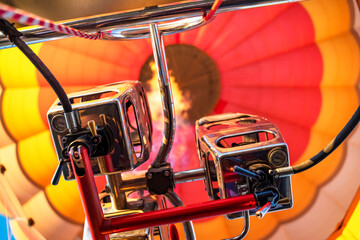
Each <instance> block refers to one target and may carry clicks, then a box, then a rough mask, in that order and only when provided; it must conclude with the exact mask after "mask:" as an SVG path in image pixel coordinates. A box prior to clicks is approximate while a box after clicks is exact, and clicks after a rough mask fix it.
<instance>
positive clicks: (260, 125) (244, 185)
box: [195, 113, 292, 219]
mask: <svg viewBox="0 0 360 240" xmlns="http://www.w3.org/2000/svg"><path fill="white" fill-rule="evenodd" d="M195 129H196V143H197V148H198V154H199V158H200V160H201V165H202V166H203V167H204V168H205V169H206V170H207V171H206V178H205V182H206V189H207V191H208V194H209V197H210V198H212V199H217V198H222V199H224V198H231V197H235V196H240V195H245V194H248V193H257V192H262V191H264V190H272V191H275V192H278V193H279V196H280V199H281V201H279V203H278V204H277V205H276V206H274V207H272V208H271V209H270V210H269V211H278V210H284V209H288V208H291V207H292V189H291V181H290V177H287V178H281V179H277V178H274V177H272V176H271V175H270V174H269V170H271V169H275V168H277V166H278V165H281V166H283V167H286V166H289V163H290V162H289V157H288V156H289V153H288V148H287V145H286V143H285V142H284V139H283V138H282V135H281V133H280V131H279V129H278V128H277V127H276V126H275V125H274V124H273V123H271V122H270V121H268V120H267V119H265V118H262V117H258V116H255V115H250V114H239V113H236V114H220V115H216V116H211V117H204V118H202V119H200V120H199V121H197V122H196V127H195ZM236 169H237V170H241V169H243V170H244V171H235V170H236ZM255 212H256V211H254V210H251V211H250V214H251V215H254V214H255ZM226 216H227V218H229V219H234V218H238V217H241V216H242V213H233V214H228V215H226Z"/></svg>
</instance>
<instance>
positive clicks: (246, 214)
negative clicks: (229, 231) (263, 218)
mask: <svg viewBox="0 0 360 240" xmlns="http://www.w3.org/2000/svg"><path fill="white" fill-rule="evenodd" d="M249 229H250V214H249V211H245V212H244V228H243V230H242V232H241V233H240V234H239V235H238V236H236V237H234V238H230V239H227V240H241V239H243V238H244V237H245V236H246V235H247V234H248V232H249Z"/></svg>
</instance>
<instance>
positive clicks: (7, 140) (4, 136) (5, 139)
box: [0, 84, 13, 147]
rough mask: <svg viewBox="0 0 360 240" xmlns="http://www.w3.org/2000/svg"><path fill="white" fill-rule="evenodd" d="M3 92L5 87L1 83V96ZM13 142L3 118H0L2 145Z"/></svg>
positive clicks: (0, 139)
mask: <svg viewBox="0 0 360 240" xmlns="http://www.w3.org/2000/svg"><path fill="white" fill-rule="evenodd" d="M1 94H3V89H2V87H1V84H0V97H1ZM0 109H2V107H0ZM11 143H13V141H12V140H11V138H10V137H9V136H8V134H7V132H6V131H5V129H4V125H3V122H2V119H1V118H0V147H2V146H6V145H9V144H11Z"/></svg>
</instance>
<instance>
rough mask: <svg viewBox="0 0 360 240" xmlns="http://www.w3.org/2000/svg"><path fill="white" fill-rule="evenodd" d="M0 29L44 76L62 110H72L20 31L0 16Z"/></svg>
mask: <svg viewBox="0 0 360 240" xmlns="http://www.w3.org/2000/svg"><path fill="white" fill-rule="evenodd" d="M0 30H1V31H2V33H3V34H4V35H5V36H6V37H7V38H8V39H9V41H10V42H11V43H13V44H15V45H16V46H17V47H18V48H19V49H20V50H21V51H22V52H23V53H24V54H25V56H26V57H27V58H28V59H29V60H30V61H31V62H32V64H34V66H35V67H36V68H37V69H38V70H39V72H40V73H41V74H42V75H43V76H44V78H45V79H46V81H47V82H48V83H49V84H50V86H51V88H52V89H53V90H54V92H55V93H56V95H57V97H58V98H59V100H60V102H61V104H62V106H63V108H64V112H72V106H71V103H70V101H69V98H68V96H67V95H66V93H65V91H64V89H63V88H62V87H61V85H60V83H59V82H58V81H57V80H56V78H55V76H54V75H53V74H52V73H51V72H50V70H49V69H48V68H47V67H46V65H45V64H44V63H43V62H42V61H41V59H40V58H39V57H38V56H37V55H36V54H35V53H34V52H33V51H32V50H31V49H30V48H29V47H28V46H27V45H26V43H25V42H24V41H23V40H22V39H21V36H22V33H21V32H19V31H18V30H17V29H16V28H15V27H14V26H13V25H12V24H11V23H9V22H8V21H7V20H5V19H3V18H0Z"/></svg>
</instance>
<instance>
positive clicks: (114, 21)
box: [0, 0, 300, 49]
mask: <svg viewBox="0 0 360 240" xmlns="http://www.w3.org/2000/svg"><path fill="white" fill-rule="evenodd" d="M297 1H300V0H224V1H223V2H222V4H221V5H220V7H219V9H218V10H217V13H222V12H228V11H236V10H240V9H248V8H255V7H262V6H269V5H274V4H282V3H289V2H297ZM213 2H214V1H213V0H202V1H193V2H185V3H179V4H171V5H164V6H160V7H152V8H144V9H142V10H133V11H128V12H117V13H110V14H104V15H100V16H93V17H89V18H81V19H76V20H71V21H66V22H63V23H64V24H65V25H67V26H70V27H73V28H76V29H78V30H82V31H86V32H88V33H95V32H97V31H109V32H108V34H110V35H111V30H112V29H119V28H124V27H129V26H138V25H146V24H149V23H151V22H163V21H173V20H177V19H183V18H190V17H199V16H202V15H203V14H204V13H205V12H208V11H209V10H210V8H211V6H212V4H213ZM21 32H22V33H23V34H24V37H23V40H24V41H25V42H26V43H28V44H31V43H38V42H44V41H49V40H56V39H62V38H67V37H70V36H69V35H64V34H62V33H58V32H54V31H51V30H47V29H44V28H42V27H32V28H27V29H26V30H21ZM115 33H116V31H115ZM115 39H116V37H115ZM9 47H13V45H12V44H11V43H9V41H8V40H7V39H6V37H5V36H4V35H0V49H3V48H9Z"/></svg>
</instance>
